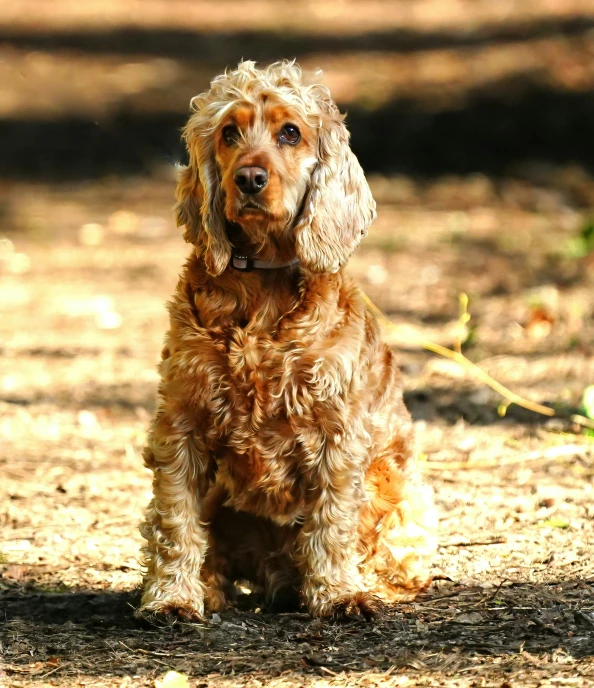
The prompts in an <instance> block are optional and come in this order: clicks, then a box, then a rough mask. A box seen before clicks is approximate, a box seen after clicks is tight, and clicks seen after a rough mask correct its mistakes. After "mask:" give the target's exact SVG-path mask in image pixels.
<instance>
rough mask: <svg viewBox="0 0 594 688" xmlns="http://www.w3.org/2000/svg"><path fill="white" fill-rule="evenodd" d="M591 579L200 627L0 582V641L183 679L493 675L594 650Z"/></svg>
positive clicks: (443, 591)
mask: <svg viewBox="0 0 594 688" xmlns="http://www.w3.org/2000/svg"><path fill="white" fill-rule="evenodd" d="M592 585H593V582H592V581H583V580H568V581H554V582H549V583H546V584H538V585H536V584H527V583H526V584H524V583H511V582H509V581H507V582H505V581H504V582H503V583H502V584H501V586H499V587H498V588H493V589H491V590H487V591H485V590H484V589H483V588H478V587H477V588H473V587H465V586H462V585H457V584H455V583H445V584H444V585H442V586H441V587H439V588H438V587H437V586H435V587H434V588H432V589H431V591H430V592H429V593H426V594H424V595H422V596H420V597H419V598H417V601H416V602H415V603H410V604H403V605H394V606H393V607H390V608H388V609H387V610H386V612H385V614H384V615H383V616H382V617H381V618H379V619H378V620H376V621H375V622H374V623H365V622H351V623H346V624H345V623H331V622H319V621H314V620H311V619H310V618H309V617H308V615H306V614H302V613H297V614H295V613H294V614H263V613H260V612H256V611H241V612H240V611H234V610H230V611H227V612H223V613H222V614H221V615H220V618H216V619H215V620H211V622H210V623H209V624H198V625H196V624H186V623H178V624H175V625H173V626H150V625H147V624H146V623H145V622H142V621H139V620H136V619H135V618H134V617H133V610H132V607H133V606H134V605H135V604H136V603H137V596H136V593H134V592H115V591H101V592H94V591H85V592H75V591H64V592H61V593H56V592H47V591H44V590H42V589H39V588H35V587H34V586H33V587H32V586H31V585H27V584H20V583H19V584H10V585H6V584H5V583H3V586H2V587H3V589H1V588H0V608H1V609H2V615H3V616H4V618H5V624H4V627H3V630H2V631H0V638H2V640H3V642H4V647H5V648H6V650H7V652H8V653H9V655H10V660H11V663H12V664H13V665H16V666H17V667H18V666H19V665H26V664H30V663H31V661H42V662H43V661H44V660H45V659H46V658H47V657H49V656H50V655H51V656H52V657H54V658H56V657H57V658H58V660H59V663H60V664H59V666H60V670H61V672H62V675H64V674H66V675H68V674H73V673H79V674H87V675H93V676H98V675H100V676H109V675H122V674H125V673H129V672H134V673H136V674H140V675H142V674H147V673H151V672H157V671H158V672H163V671H164V667H165V668H173V669H176V670H178V671H183V672H185V673H190V674H192V675H194V676H204V675H212V674H217V675H230V674H235V675H237V674H255V675H257V676H260V677H261V678H265V677H271V676H278V675H280V674H281V673H283V672H287V671H289V672H295V673H298V674H314V675H315V674H321V675H328V674H329V673H332V672H334V673H338V672H347V673H348V674H355V673H359V672H362V671H368V670H375V671H385V670H388V669H390V668H391V667H392V668H394V667H397V668H406V669H408V670H410V669H413V670H414V669H418V670H424V671H426V670H429V671H441V670H444V669H448V668H454V669H456V670H461V669H464V667H470V666H472V667H475V668H476V666H477V664H478V665H480V664H481V663H482V662H488V661H490V660H489V658H490V657H498V658H499V659H498V660H497V664H496V665H495V666H492V667H491V671H493V670H494V671H496V672H497V673H501V674H502V675H505V674H506V673H507V672H510V671H513V670H517V669H521V668H522V666H523V665H525V666H529V667H530V666H531V662H532V663H533V662H534V655H539V656H540V657H541V659H540V660H539V662H540V664H541V665H545V664H546V663H547V659H546V657H549V658H550V654H551V653H553V652H562V653H564V655H566V656H569V657H573V658H581V657H589V656H592V655H593V654H594V636H593V635H592V629H593V628H594V618H593V617H592V614H591V612H590V611H589V607H588V604H589V603H590V602H591V595H592ZM2 636H3V637H2ZM527 653H529V654H527ZM547 653H548V654H547ZM543 657H544V658H543ZM54 661H55V660H54Z"/></svg>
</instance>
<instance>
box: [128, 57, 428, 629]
mask: <svg viewBox="0 0 594 688" xmlns="http://www.w3.org/2000/svg"><path fill="white" fill-rule="evenodd" d="M192 108H193V114H192V115H191V117H190V119H189V122H188V124H187V126H186V129H185V131H184V136H185V139H186V142H187V146H188V151H189V158H190V162H189V165H188V166H187V167H186V168H184V169H183V170H182V172H181V175H180V180H179V183H178V187H177V192H176V197H177V205H176V209H175V212H176V216H177V220H178V224H179V225H184V226H185V238H186V240H187V241H188V242H189V243H191V244H192V245H193V249H192V252H191V255H190V257H189V259H188V261H187V263H186V265H185V267H184V270H183V273H182V275H181V277H180V281H179V283H178V286H177V289H176V292H175V295H174V297H173V300H172V301H171V303H170V304H169V313H170V328H169V331H168V333H167V336H166V342H165V347H164V350H163V356H162V358H163V360H162V362H161V364H160V373H161V384H160V388H159V409H158V412H157V415H156V418H155V420H154V422H153V424H152V426H151V429H150V434H149V439H148V444H147V447H146V450H145V463H146V465H147V466H148V467H149V468H151V469H152V470H153V472H154V481H153V489H154V497H153V500H152V501H151V503H150V505H149V507H148V510H147V514H146V519H145V522H144V523H143V525H142V527H141V532H142V534H143V536H144V538H145V539H146V547H145V556H146V566H147V573H146V579H145V589H144V595H143V598H142V609H143V610H145V611H150V612H157V613H178V614H181V615H182V616H187V617H190V618H202V617H203V615H204V613H205V609H207V610H209V611H213V610H218V609H220V608H222V607H223V606H224V605H225V604H226V602H227V601H228V600H229V598H231V597H232V596H233V591H234V583H235V582H236V581H238V580H244V579H247V580H250V581H251V582H252V583H253V584H256V585H259V586H261V587H262V588H263V589H264V591H265V593H266V595H267V597H268V598H269V600H274V599H277V600H278V599H295V598H299V597H300V599H301V600H302V601H303V602H304V603H305V604H306V605H307V607H308V608H309V610H310V612H311V613H312V614H313V615H316V616H331V615H337V614H345V613H346V614H350V613H361V614H365V615H368V614H372V613H373V612H374V611H375V610H376V609H377V599H378V598H381V599H383V600H386V601H396V600H404V599H410V598H411V597H413V596H414V595H415V594H416V593H417V592H418V591H419V590H421V589H423V588H424V587H425V586H426V585H427V584H428V581H429V574H428V566H429V563H430V560H431V557H432V555H433V552H434V550H435V546H436V536H435V526H436V518H435V512H434V509H433V506H432V496H431V492H430V490H429V488H428V487H427V486H426V485H424V484H423V482H422V480H421V479H420V476H419V472H418V468H417V466H416V461H415V453H414V446H413V429H412V423H411V420H410V416H409V414H408V412H407V411H406V409H405V407H404V404H403V401H402V385H401V380H400V376H399V372H398V369H397V367H396V365H395V362H394V360H393V356H392V353H391V351H390V350H389V349H388V348H387V347H386V346H385V345H384V344H383V343H382V342H381V339H380V337H379V334H378V327H377V324H376V323H375V321H374V320H373V318H372V317H371V315H370V314H369V312H368V311H367V310H366V308H365V306H364V304H363V302H362V299H361V297H360V294H359V293H358V291H357V289H356V287H355V286H354V285H353V284H352V282H351V281H350V279H349V278H348V277H347V275H346V274H345V273H344V272H343V270H342V268H343V266H344V264H345V263H346V262H347V260H348V258H349V256H350V255H351V253H352V252H353V251H354V250H355V248H356V247H357V245H358V243H359V241H360V240H361V237H362V236H364V234H365V233H366V231H367V227H368V226H369V224H370V223H371V222H372V220H373V219H374V217H375V203H374V201H373V198H372V196H371V193H370V190H369V187H368V185H367V183H366V181H365V177H364V175H363V171H362V170H361V167H360V166H359V163H358V162H357V159H356V158H355V156H354V155H353V153H352V152H351V150H350V148H349V144H348V141H349V136H348V133H347V130H346V127H345V125H344V122H343V117H342V116H341V115H340V113H339V112H338V109H337V108H336V106H335V104H334V103H333V101H332V99H331V97H330V94H329V92H328V90H327V89H326V88H325V87H323V86H321V85H319V84H317V83H306V81H305V80H304V79H303V77H302V74H301V71H300V69H299V68H298V67H297V65H295V64H294V63H293V62H280V63H276V64H273V65H271V66H270V67H268V68H267V69H265V70H259V69H257V68H256V66H255V64H254V63H253V62H243V63H241V64H240V65H239V67H238V68H237V69H236V70H234V71H231V72H226V73H225V74H223V75H221V76H219V77H217V78H216V79H215V80H214V81H213V82H212V84H211V87H210V89H209V90H208V91H207V92H206V93H203V94H202V95H200V96H197V97H196V98H194V99H193V101H192ZM287 118H289V120H290V121H291V122H292V123H297V124H298V126H299V128H300V130H301V135H302V139H301V141H300V142H299V144H298V145H294V146H284V145H281V141H280V139H279V138H278V136H279V135H278V130H279V129H278V128H279V127H280V126H281V125H282V123H283V122H285V120H286V119H287ZM229 123H232V124H233V126H236V127H237V129H238V130H239V134H238V139H237V141H236V142H234V143H233V144H232V145H227V144H225V143H224V142H223V141H222V139H221V131H222V129H223V128H224V127H225V126H228V125H229ZM246 164H248V165H254V164H255V165H259V166H261V167H265V168H266V169H267V170H268V173H269V178H270V181H269V183H268V186H267V187H266V189H265V190H264V191H262V192H261V193H260V194H258V200H257V205H258V207H257V208H255V209H253V207H250V205H249V204H247V201H246V198H245V197H244V196H243V195H242V194H241V193H240V192H239V191H238V190H237V187H236V185H235V184H234V182H233V174H234V171H235V170H236V169H237V168H238V166H241V165H246ZM234 248H235V249H238V248H239V249H241V251H242V252H246V251H248V252H251V253H252V254H253V255H258V256H264V257H266V258H268V259H274V258H281V259H283V260H286V259H289V258H294V257H298V258H299V263H298V264H297V265H294V266H292V267H289V268H283V269H273V270H255V271H253V272H248V273H239V272H237V271H236V270H234V269H233V267H231V266H230V264H229V263H230V259H231V254H232V251H233V249H234Z"/></svg>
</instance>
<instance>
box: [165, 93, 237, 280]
mask: <svg viewBox="0 0 594 688" xmlns="http://www.w3.org/2000/svg"><path fill="white" fill-rule="evenodd" d="M195 100H197V99H195ZM202 119H203V118H202V117H201V116H200V113H198V115H195V116H194V117H192V118H190V121H189V122H188V125H187V127H186V129H185V131H184V137H185V139H186V141H187V145H188V152H189V154H190V164H189V165H188V166H187V167H184V168H182V170H181V172H180V175H179V180H178V183H177V188H176V190H175V197H176V199H177V203H176V204H175V208H174V211H175V217H176V222H177V226H178V227H180V226H182V225H185V228H186V229H185V232H184V239H185V240H186V241H187V242H189V243H191V244H194V245H195V246H196V247H197V248H198V249H199V250H200V253H201V254H202V255H203V257H204V262H205V264H206V270H207V272H208V273H209V274H211V275H214V276H216V275H220V274H221V272H223V270H224V269H225V268H226V267H227V265H229V261H230V260H231V244H230V243H229V239H228V238H227V233H226V231H225V211H224V205H223V202H224V199H223V193H222V190H221V185H220V180H219V176H218V172H217V168H216V163H215V159H214V146H213V142H212V131H207V132H204V131H203V129H204V128H205V127H204V124H203V122H202Z"/></svg>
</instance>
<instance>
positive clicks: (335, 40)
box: [0, 15, 594, 69]
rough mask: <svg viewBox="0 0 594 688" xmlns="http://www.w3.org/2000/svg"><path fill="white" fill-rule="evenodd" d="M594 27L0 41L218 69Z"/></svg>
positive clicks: (23, 33) (574, 23)
mask: <svg viewBox="0 0 594 688" xmlns="http://www.w3.org/2000/svg"><path fill="white" fill-rule="evenodd" d="M592 28H594V16H591V15H575V16H570V17H562V18H548V17H543V18H540V19H535V20H532V21H530V22H526V21H520V22H508V23H506V24H498V25H497V24H495V25H486V26H483V27H479V28H478V29H474V30H472V31H468V30H467V29H466V28H462V29H449V30H442V31H428V32H422V33H421V32H418V31H416V30H410V29H389V30H386V31H374V32H368V33H362V34H357V33H355V34H351V35H341V34H339V33H338V34H324V33H318V34H315V33H311V32H309V31H307V32H301V31H300V30H298V29H295V30H291V29H287V28H285V29H283V30H282V31H280V30H279V31H278V32H272V31H233V32H228V33H225V32H221V31H208V32H200V31H196V30H187V29H167V28H162V29H145V28H136V27H126V28H117V27H113V26H110V27H109V29H108V30H104V29H83V30H81V29H77V30H51V31H39V30H36V31H28V30H23V29H14V28H11V27H7V26H4V27H0V43H3V44H7V45H10V46H12V47H13V48H17V49H21V50H52V51H53V50H61V51H66V50H69V51H76V52H80V53H87V54H89V53H90V54H119V55H154V56H155V57H166V58H173V59H182V60H199V61H201V62H203V63H206V64H208V65H210V66H211V67H214V68H216V69H222V68H224V67H225V66H227V65H233V64H236V63H237V62H239V61H240V60H242V59H253V60H257V61H259V62H260V61H262V62H272V61H274V60H279V59H282V58H292V57H297V58H303V57H306V56H307V55H310V54H312V53H321V54H353V53H356V52H363V51H373V52H376V53H377V52H389V53H397V54H406V53H414V52H419V51H427V50H444V49H456V48H473V47H480V46H486V45H502V44H508V43H510V44H511V43H518V42H525V41H530V40H539V39H545V38H553V37H559V38H560V37H565V38H579V37H580V36H584V35H585V34H587V33H588V32H589V31H590V30H591V29H592Z"/></svg>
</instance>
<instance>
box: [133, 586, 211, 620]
mask: <svg viewBox="0 0 594 688" xmlns="http://www.w3.org/2000/svg"><path fill="white" fill-rule="evenodd" d="M138 615H139V616H140V617H145V618H158V619H161V620H163V621H173V620H175V619H182V620H184V621H204V600H203V596H202V595H196V596H194V597H193V598H192V599H189V598H186V597H181V596H175V595H171V596H169V595H164V594H161V595H158V596H154V595H153V594H151V592H150V590H147V591H146V592H145V594H144V595H143V597H142V602H141V605H140V609H139V610H138Z"/></svg>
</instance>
